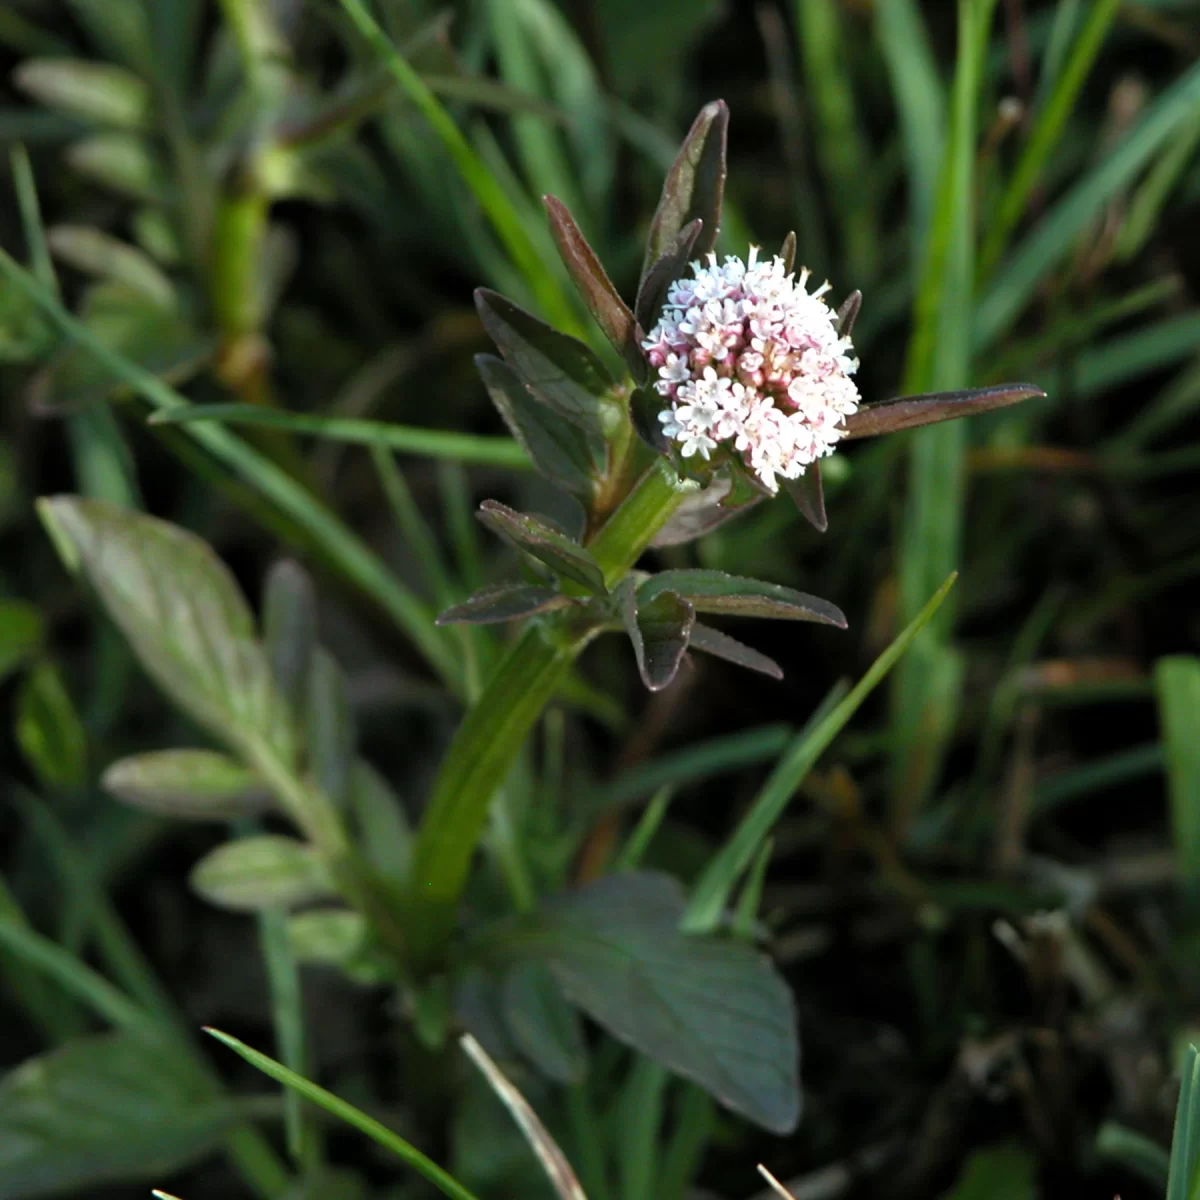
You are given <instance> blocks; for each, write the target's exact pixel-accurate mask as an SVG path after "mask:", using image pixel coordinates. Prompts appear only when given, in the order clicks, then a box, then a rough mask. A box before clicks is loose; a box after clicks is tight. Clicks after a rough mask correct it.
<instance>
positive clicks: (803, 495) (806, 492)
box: [783, 462, 829, 533]
mask: <svg viewBox="0 0 1200 1200" xmlns="http://www.w3.org/2000/svg"><path fill="white" fill-rule="evenodd" d="M783 486H784V489H785V490H786V491H787V494H788V495H789V496H791V498H792V502H793V503H794V504H795V505H796V508H797V509H798V510H799V512H800V515H801V516H802V517H803V518H804V519H805V520H806V521H807V522H808V523H809V524H810V525H811V526H812V527H813V528H814V529H816V530H817V531H818V532H819V533H824V532H825V530H826V529H828V528H829V518H828V517H826V515H825V491H824V489H823V488H822V487H821V464H820V463H819V462H814V463H810V464H809V466H808V468H807V469H806V470H805V472H804V474H803V475H801V476H800V478H799V479H785V480H784V482H783Z"/></svg>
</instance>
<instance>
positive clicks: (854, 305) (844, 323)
mask: <svg viewBox="0 0 1200 1200" xmlns="http://www.w3.org/2000/svg"><path fill="white" fill-rule="evenodd" d="M860 308H862V292H860V291H858V290H857V289H855V290H854V291H853V292H851V293H850V295H848V296H847V297H846V298H845V300H843V301H842V307H841V308H839V309H838V311H837V331H838V333H839V334H841V336H842V337H849V336H850V335H851V334H852V333H853V332H854V322H855V321H857V320H858V310H859V309H860Z"/></svg>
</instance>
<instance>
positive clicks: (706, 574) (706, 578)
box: [638, 571, 846, 629]
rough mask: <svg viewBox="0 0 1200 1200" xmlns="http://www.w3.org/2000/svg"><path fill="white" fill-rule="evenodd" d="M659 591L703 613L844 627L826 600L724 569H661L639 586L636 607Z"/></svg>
mask: <svg viewBox="0 0 1200 1200" xmlns="http://www.w3.org/2000/svg"><path fill="white" fill-rule="evenodd" d="M662 592H674V593H675V594H676V595H677V596H681V597H682V598H683V599H684V600H687V601H688V602H689V603H690V604H691V605H692V606H693V607H694V608H695V610H696V611H697V612H702V613H727V614H729V615H730V616H735V617H768V618H771V619H773V620H777V621H816V622H817V623H818V624H821V625H836V626H838V627H839V628H840V629H845V628H846V618H845V617H844V616H843V615H842V610H841V609H840V608H838V607H837V606H836V605H834V604H830V603H829V601H828V600H822V599H820V598H819V597H818V596H810V595H808V594H807V593H806V592H797V591H795V590H794V589H793V588H789V587H783V586H782V585H780V584H778V583H766V582H764V581H763V580H761V579H746V578H745V577H743V576H741V575H727V574H726V573H725V572H724V571H661V572H659V574H657V575H654V576H652V577H651V578H650V579H648V580H646V582H645V583H643V584H642V585H641V587H639V588H638V607H639V609H640V608H641V607H643V606H644V605H646V604H648V603H650V602H651V601H652V600H653V599H654V598H655V597H656V596H658V595H659V594H661V593H662Z"/></svg>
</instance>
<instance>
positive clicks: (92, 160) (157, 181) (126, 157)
mask: <svg viewBox="0 0 1200 1200" xmlns="http://www.w3.org/2000/svg"><path fill="white" fill-rule="evenodd" d="M63 157H64V158H65V160H66V162H67V163H68V165H70V166H71V167H73V168H74V169H75V170H76V171H78V172H79V174H80V175H83V176H86V177H87V178H88V179H90V180H92V181H93V182H95V183H98V184H100V185H101V186H102V187H106V188H108V189H110V190H111V191H114V192H118V193H120V194H121V195H123V196H131V197H132V198H133V199H134V200H144V201H149V202H151V203H154V204H166V203H169V202H170V200H171V195H170V184H169V182H168V178H167V173H166V171H165V169H164V167H163V164H162V163H161V162H160V161H159V160H158V158H157V157H156V156H155V155H154V154H153V152H152V151H151V149H150V146H149V144H148V143H147V142H146V140H145V138H142V137H139V136H138V135H137V134H133V133H97V134H95V135H94V136H93V137H89V138H84V139H83V140H82V141H78V142H73V143H72V144H71V145H70V146H68V147H67V150H66V152H65V154H64V155H63Z"/></svg>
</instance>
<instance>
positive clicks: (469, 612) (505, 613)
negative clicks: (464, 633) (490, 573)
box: [437, 583, 571, 625]
mask: <svg viewBox="0 0 1200 1200" xmlns="http://www.w3.org/2000/svg"><path fill="white" fill-rule="evenodd" d="M569 604H571V599H570V597H569V596H563V595H561V594H560V593H559V592H555V591H552V590H551V589H550V588H544V587H535V586H534V585H532V584H527V583H502V584H500V585H499V586H497V587H492V588H485V589H484V590H483V591H481V592H476V593H475V595H474V596H472V597H471V598H470V599H469V600H464V601H463V602H462V603H461V604H456V605H454V607H453V608H448V609H446V611H445V612H444V613H442V615H441V616H440V617H438V619H437V623H438V624H439V625H497V624H499V623H500V622H502V621H520V620H521V619H522V618H524V617H532V616H533V615H534V614H535V613H544V612H553V611H554V610H555V609H558V608H566V607H567V606H568V605H569Z"/></svg>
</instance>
